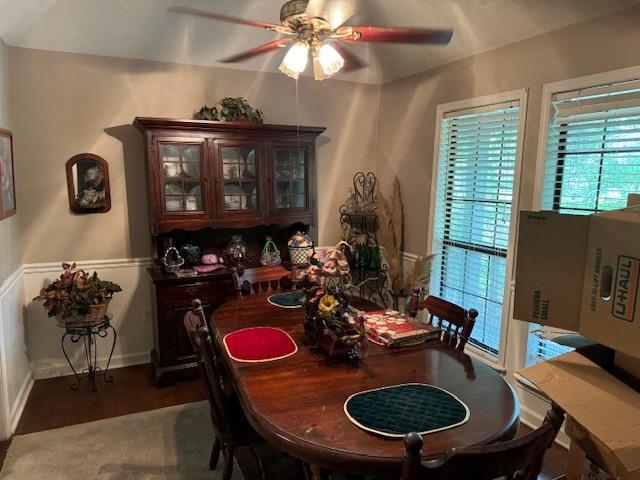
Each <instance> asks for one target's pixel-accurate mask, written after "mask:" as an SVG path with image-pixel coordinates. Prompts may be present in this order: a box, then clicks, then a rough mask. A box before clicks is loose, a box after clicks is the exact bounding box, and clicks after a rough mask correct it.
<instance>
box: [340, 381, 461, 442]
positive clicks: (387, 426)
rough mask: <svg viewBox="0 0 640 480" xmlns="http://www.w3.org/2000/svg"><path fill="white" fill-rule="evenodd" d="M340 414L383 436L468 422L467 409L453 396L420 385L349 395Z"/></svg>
mask: <svg viewBox="0 0 640 480" xmlns="http://www.w3.org/2000/svg"><path fill="white" fill-rule="evenodd" d="M344 411H345V413H346V414H347V417H349V420H351V421H352V422H353V423H354V424H356V425H357V426H358V427H360V428H362V429H363V430H366V431H368V432H372V433H375V434H378V435H383V436H386V437H404V436H405V435H406V434H407V433H409V432H417V433H420V434H422V435H424V434H427V433H433V432H438V431H440V430H446V429H448V428H453V427H457V426H458V425H462V424H463V423H465V422H466V421H467V420H468V419H469V408H468V407H467V406H466V405H465V404H464V403H462V402H461V401H460V400H459V399H458V398H457V397H456V396H455V395H453V394H451V393H449V392H447V391H446V390H443V389H442V388H438V387H434V386H433V385H427V384H424V383H405V384H401V385H393V386H390V387H383V388H378V389H374V390H366V391H364V392H360V393H356V394H353V395H351V396H350V397H349V398H348V399H347V401H346V402H345V403H344Z"/></svg>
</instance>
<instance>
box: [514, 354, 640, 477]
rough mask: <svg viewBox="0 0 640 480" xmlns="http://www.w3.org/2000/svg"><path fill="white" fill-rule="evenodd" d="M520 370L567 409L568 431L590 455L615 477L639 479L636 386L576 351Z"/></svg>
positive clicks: (638, 397)
mask: <svg viewBox="0 0 640 480" xmlns="http://www.w3.org/2000/svg"><path fill="white" fill-rule="evenodd" d="M518 373H519V374H520V375H522V376H523V377H525V378H526V379H527V380H529V381H530V382H532V383H533V384H534V385H536V386H537V387H538V388H539V389H540V390H541V391H542V392H544V394H545V395H547V396H548V397H549V398H550V399H551V400H553V401H554V402H555V403H557V404H558V405H559V406H560V407H561V408H562V409H564V410H565V411H566V412H567V427H566V428H565V430H566V433H567V435H569V437H571V439H572V442H576V443H577V444H578V445H579V447H580V448H581V449H582V450H584V451H585V452H586V454H587V456H588V457H589V458H590V459H591V460H594V461H595V462H596V463H598V464H599V465H601V466H602V467H603V468H605V469H606V470H607V471H608V472H609V473H610V474H611V475H614V476H615V477H617V478H620V479H622V480H640V394H639V393H638V392H636V391H635V390H633V389H632V388H630V387H629V386H628V385H626V384H625V383H623V382H621V381H620V380H617V379H616V378H614V377H613V376H612V375H609V374H608V373H607V372H606V371H605V370H604V369H602V368H600V367H599V366H598V365H596V364H595V363H593V362H591V361H590V360H588V359H587V358H586V357H584V356H583V355H581V354H579V353H577V352H570V353H567V354H564V355H561V356H559V357H556V358H554V359H552V360H548V361H545V362H540V363H538V364H537V365H534V366H532V367H528V368H525V369H524V370H520V371H519V372H518ZM568 473H569V472H568ZM568 478H570V477H568Z"/></svg>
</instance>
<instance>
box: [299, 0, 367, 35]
mask: <svg viewBox="0 0 640 480" xmlns="http://www.w3.org/2000/svg"><path fill="white" fill-rule="evenodd" d="M359 1H360V0H309V3H308V4H307V8H306V9H305V12H306V13H307V14H308V15H310V16H311V17H316V18H318V17H319V18H324V19H325V20H326V21H327V22H329V25H331V28H337V27H339V26H340V25H342V24H343V23H344V22H346V21H347V20H349V19H350V18H351V17H352V16H353V15H354V14H355V13H356V11H357V10H358V8H359Z"/></svg>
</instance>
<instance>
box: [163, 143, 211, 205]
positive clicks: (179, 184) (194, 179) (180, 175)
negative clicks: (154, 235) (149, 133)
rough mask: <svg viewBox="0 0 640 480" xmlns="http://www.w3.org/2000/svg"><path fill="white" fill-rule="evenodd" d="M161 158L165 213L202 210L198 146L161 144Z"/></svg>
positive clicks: (200, 154) (199, 150)
mask: <svg viewBox="0 0 640 480" xmlns="http://www.w3.org/2000/svg"><path fill="white" fill-rule="evenodd" d="M160 159H161V163H162V178H163V181H162V188H163V194H164V209H165V211H166V212H167V213H173V212H202V211H204V196H203V188H202V185H203V181H202V178H203V175H202V148H201V145H193V144H191V145H189V144H184V145H183V144H168V143H163V144H160Z"/></svg>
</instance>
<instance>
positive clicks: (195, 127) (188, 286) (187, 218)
mask: <svg viewBox="0 0 640 480" xmlns="http://www.w3.org/2000/svg"><path fill="white" fill-rule="evenodd" d="M134 125H135V126H136V127H137V128H138V129H140V130H141V131H142V132H143V134H144V141H145V148H146V171H147V190H148V198H149V220H150V230H151V243H152V254H153V261H154V265H153V267H152V268H150V269H149V273H150V278H151V283H152V286H153V299H154V300H153V308H154V310H153V336H154V339H153V350H152V351H151V363H152V366H153V370H154V378H155V382H156V384H157V385H159V386H160V385H165V384H168V383H171V382H172V381H173V380H174V378H175V377H176V376H183V375H185V374H195V373H196V372H197V368H196V367H197V365H196V363H195V358H194V356H193V353H192V351H191V346H190V344H189V341H188V338H187V337H186V333H185V331H184V328H183V326H182V318H183V316H184V313H185V312H186V310H187V309H188V308H189V307H190V302H191V300H192V299H193V298H195V297H197V298H200V299H201V300H202V302H203V305H204V307H205V311H206V313H207V315H210V314H211V312H213V310H215V308H217V307H218V306H220V305H221V304H222V303H224V302H225V301H227V300H228V299H230V298H233V297H234V296H235V289H234V285H235V284H234V281H233V279H232V273H231V272H230V271H229V270H227V269H221V270H217V271H216V272H215V273H208V274H200V273H199V274H198V275H197V276H195V277H179V276H177V275H175V274H173V273H167V272H164V271H163V270H162V269H161V267H160V263H159V259H160V258H162V256H163V255H164V252H165V251H166V249H167V248H168V247H170V246H175V247H176V248H178V249H180V248H181V246H183V245H186V244H190V245H194V244H195V245H197V246H198V247H199V248H200V249H201V251H202V253H221V252H222V251H223V250H224V248H225V246H226V244H227V242H228V241H229V239H230V237H231V235H242V236H243V238H244V240H245V241H246V242H247V258H246V262H245V266H246V267H259V265H260V264H259V253H260V251H261V248H262V245H263V244H264V240H265V238H266V236H267V235H268V236H270V237H272V238H273V240H274V241H275V242H276V244H277V245H278V248H279V249H280V251H281V252H282V254H283V259H284V260H285V261H286V255H287V252H286V240H287V239H288V237H289V235H290V234H291V228H292V226H293V225H294V224H296V225H297V224H299V223H302V224H304V225H307V226H309V225H312V224H315V218H316V205H315V141H316V138H317V136H318V135H320V134H321V133H322V132H323V131H324V130H325V129H324V128H322V127H303V126H300V127H298V126H288V125H264V124H255V123H247V122H215V121H207V120H182V119H167V118H148V117H138V118H136V119H135V121H134Z"/></svg>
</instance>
